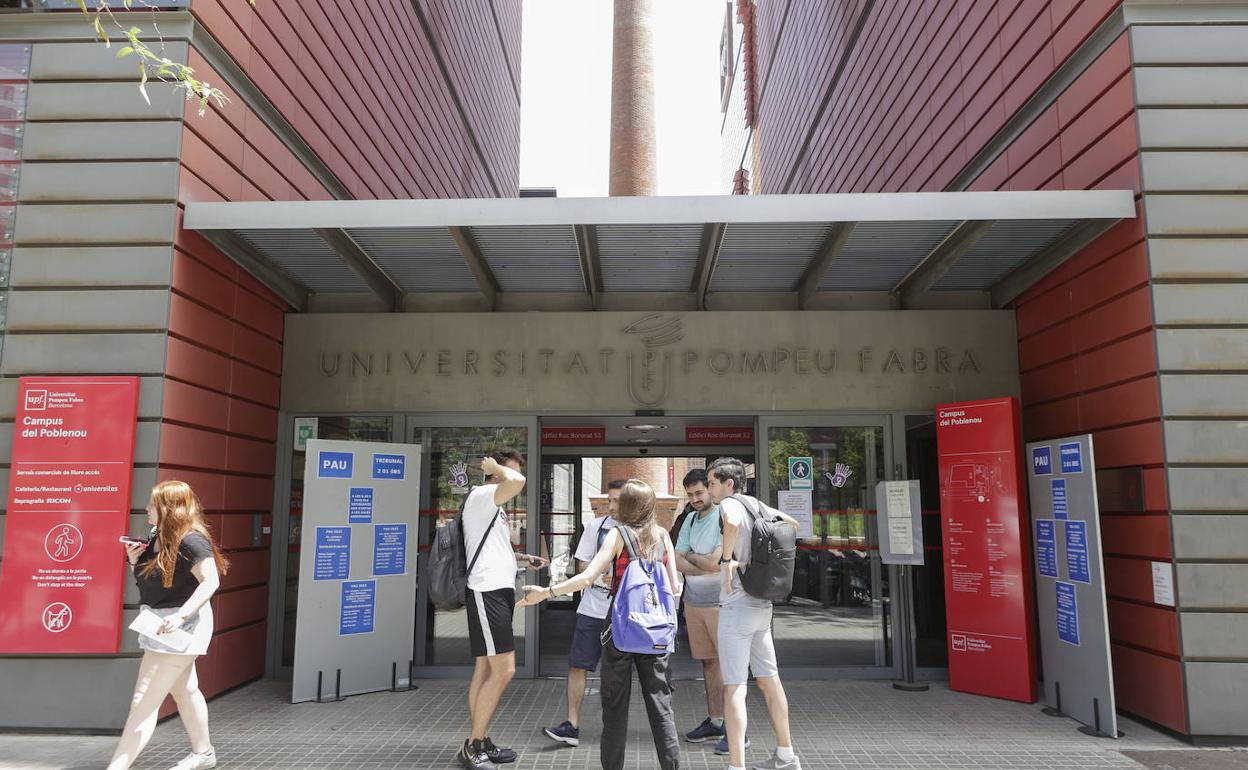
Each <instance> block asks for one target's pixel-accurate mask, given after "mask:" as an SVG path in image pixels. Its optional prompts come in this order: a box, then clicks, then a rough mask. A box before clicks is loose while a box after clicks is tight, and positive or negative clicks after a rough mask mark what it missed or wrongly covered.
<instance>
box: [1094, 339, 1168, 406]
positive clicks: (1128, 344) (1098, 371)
mask: <svg viewBox="0 0 1248 770" xmlns="http://www.w3.org/2000/svg"><path fill="white" fill-rule="evenodd" d="M1077 360H1078V361H1079V362H1080V366H1079V378H1080V389H1081V390H1083V391H1089V390H1095V389H1097V388H1103V387H1105V386H1107V385H1111V384H1113V383H1115V382H1126V381H1127V380H1133V379H1136V378H1137V377H1143V376H1145V375H1149V374H1153V373H1154V372H1156V371H1157V349H1156V343H1155V341H1154V339H1153V334H1152V332H1151V331H1145V332H1142V333H1140V334H1137V335H1135V336H1134V337H1128V338H1127V339H1125V340H1121V341H1119V342H1115V343H1113V344H1110V345H1107V346H1105V347H1103V348H1098V349H1097V350H1094V351H1092V352H1089V353H1085V354H1084V355H1083V356H1081V357H1080V358H1079V359H1077Z"/></svg>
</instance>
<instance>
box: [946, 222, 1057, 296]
mask: <svg viewBox="0 0 1248 770" xmlns="http://www.w3.org/2000/svg"><path fill="white" fill-rule="evenodd" d="M1077 224H1078V222H1077V221H1076V220H1070V219H1057V220H1054V219H1040V220H1012V221H1001V222H997V223H996V224H995V225H994V226H993V228H992V229H991V230H989V231H988V232H987V233H985V234H984V236H983V237H982V238H980V239H979V242H978V243H976V244H975V247H974V248H972V249H971V250H970V251H968V252H967V253H966V254H963V255H962V258H961V259H959V260H958V261H957V263H955V264H954V266H953V267H951V268H950V269H949V272H947V273H945V275H944V276H943V277H942V278H941V279H940V281H938V282H937V283H936V285H935V286H933V287H932V290H933V291H987V290H988V289H990V288H992V286H993V285H994V284H995V283H997V281H999V280H1001V279H1002V278H1003V277H1004V276H1005V275H1006V274H1007V273H1009V272H1010V271H1011V270H1013V269H1014V268H1016V267H1018V266H1019V265H1021V264H1022V263H1023V262H1025V261H1027V259H1028V258H1029V257H1030V256H1031V255H1033V254H1035V253H1036V252H1038V251H1040V250H1041V249H1043V248H1044V247H1045V246H1047V245H1049V244H1050V243H1052V242H1053V241H1054V240H1056V239H1058V238H1060V237H1061V236H1062V235H1064V234H1065V233H1066V232H1068V231H1069V230H1070V229H1071V228H1072V227H1074V226H1075V225H1077Z"/></svg>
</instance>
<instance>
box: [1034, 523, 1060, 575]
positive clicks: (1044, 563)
mask: <svg viewBox="0 0 1248 770" xmlns="http://www.w3.org/2000/svg"><path fill="white" fill-rule="evenodd" d="M1036 569H1037V570H1038V571H1039V572H1040V574H1041V575H1044V576H1045V577H1051V578H1055V577H1057V533H1056V532H1055V531H1054V522H1053V520H1052V519H1039V520H1037V521H1036Z"/></svg>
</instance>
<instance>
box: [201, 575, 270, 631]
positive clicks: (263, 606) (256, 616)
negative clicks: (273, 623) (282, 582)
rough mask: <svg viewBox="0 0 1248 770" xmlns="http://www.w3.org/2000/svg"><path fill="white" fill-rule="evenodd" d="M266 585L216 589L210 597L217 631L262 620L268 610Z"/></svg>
mask: <svg viewBox="0 0 1248 770" xmlns="http://www.w3.org/2000/svg"><path fill="white" fill-rule="evenodd" d="M268 605H269V589H268V586H253V587H252V588H244V589H242V590H239V591H218V592H217V594H216V596H214V597H213V598H212V621H213V625H214V627H215V628H216V630H217V632H218V633H220V632H222V631H228V630H230V629H231V628H237V627H238V626H242V625H246V624H248V623H255V622H257V621H261V620H264V618H265V616H267V615H268V610H269V606H268Z"/></svg>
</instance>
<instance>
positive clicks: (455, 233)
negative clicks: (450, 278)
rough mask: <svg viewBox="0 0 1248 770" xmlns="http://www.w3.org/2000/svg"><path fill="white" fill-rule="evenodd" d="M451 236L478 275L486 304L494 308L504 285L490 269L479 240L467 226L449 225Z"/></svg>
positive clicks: (465, 259) (478, 283) (469, 265)
mask: <svg viewBox="0 0 1248 770" xmlns="http://www.w3.org/2000/svg"><path fill="white" fill-rule="evenodd" d="M446 229H447V230H448V231H449V232H450V234H451V238H452V239H454V241H455V245H456V246H457V247H459V253H460V255H462V256H463V258H464V261H465V262H467V263H468V269H469V270H471V271H472V274H473V275H474V276H476V279H477V286H479V287H480V288H481V293H482V294H483V295H485V304H486V306H487V307H489V309H490V310H494V308H495V307H497V306H498V295H499V294H502V292H503V287H502V286H500V285H499V283H498V278H496V277H495V276H494V271H493V270H491V269H490V263H488V262H486V261H485V257H484V256H483V255H482V254H481V248H480V247H479V246H477V240H476V239H475V238H473V237H472V233H471V232H470V231H469V230H468V228H467V227H448V228H446Z"/></svg>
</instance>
